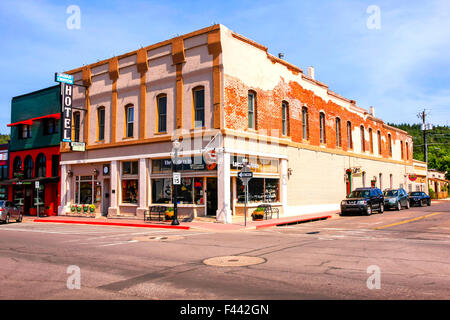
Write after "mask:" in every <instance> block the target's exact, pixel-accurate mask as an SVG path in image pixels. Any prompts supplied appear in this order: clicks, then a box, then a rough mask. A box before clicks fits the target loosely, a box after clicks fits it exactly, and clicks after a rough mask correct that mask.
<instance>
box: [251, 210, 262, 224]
mask: <svg viewBox="0 0 450 320" xmlns="http://www.w3.org/2000/svg"><path fill="white" fill-rule="evenodd" d="M252 218H253V220H254V221H262V220H264V208H262V207H258V208H256V209H255V211H253V213H252Z"/></svg>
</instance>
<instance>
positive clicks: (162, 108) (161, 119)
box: [157, 95, 167, 132]
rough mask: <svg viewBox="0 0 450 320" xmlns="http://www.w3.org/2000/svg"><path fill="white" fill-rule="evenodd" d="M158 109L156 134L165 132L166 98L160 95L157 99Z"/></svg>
mask: <svg viewBox="0 0 450 320" xmlns="http://www.w3.org/2000/svg"><path fill="white" fill-rule="evenodd" d="M157 108H158V119H157V121H158V130H157V131H158V132H166V131H167V96H166V95H161V96H158V98H157Z"/></svg>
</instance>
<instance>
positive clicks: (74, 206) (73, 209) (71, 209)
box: [70, 204, 77, 214]
mask: <svg viewBox="0 0 450 320" xmlns="http://www.w3.org/2000/svg"><path fill="white" fill-rule="evenodd" d="M75 211H77V205H76V204H72V205H71V206H70V212H71V213H72V214H74V213H75Z"/></svg>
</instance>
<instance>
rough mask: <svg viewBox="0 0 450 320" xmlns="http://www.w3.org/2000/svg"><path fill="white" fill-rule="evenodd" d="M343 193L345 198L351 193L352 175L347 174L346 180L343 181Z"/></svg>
mask: <svg viewBox="0 0 450 320" xmlns="http://www.w3.org/2000/svg"><path fill="white" fill-rule="evenodd" d="M345 189H346V190H345V191H346V193H347V196H348V195H349V194H350V193H351V192H352V174H351V172H347V179H345Z"/></svg>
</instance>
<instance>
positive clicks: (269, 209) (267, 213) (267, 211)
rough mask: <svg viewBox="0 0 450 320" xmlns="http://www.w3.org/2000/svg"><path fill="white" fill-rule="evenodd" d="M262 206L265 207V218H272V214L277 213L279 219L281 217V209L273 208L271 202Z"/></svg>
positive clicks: (261, 206)
mask: <svg viewBox="0 0 450 320" xmlns="http://www.w3.org/2000/svg"><path fill="white" fill-rule="evenodd" d="M259 207H260V208H264V220H268V219H272V215H273V214H275V213H276V215H277V219H279V218H280V210H278V208H273V207H272V205H270V204H266V203H265V204H261V205H259Z"/></svg>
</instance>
